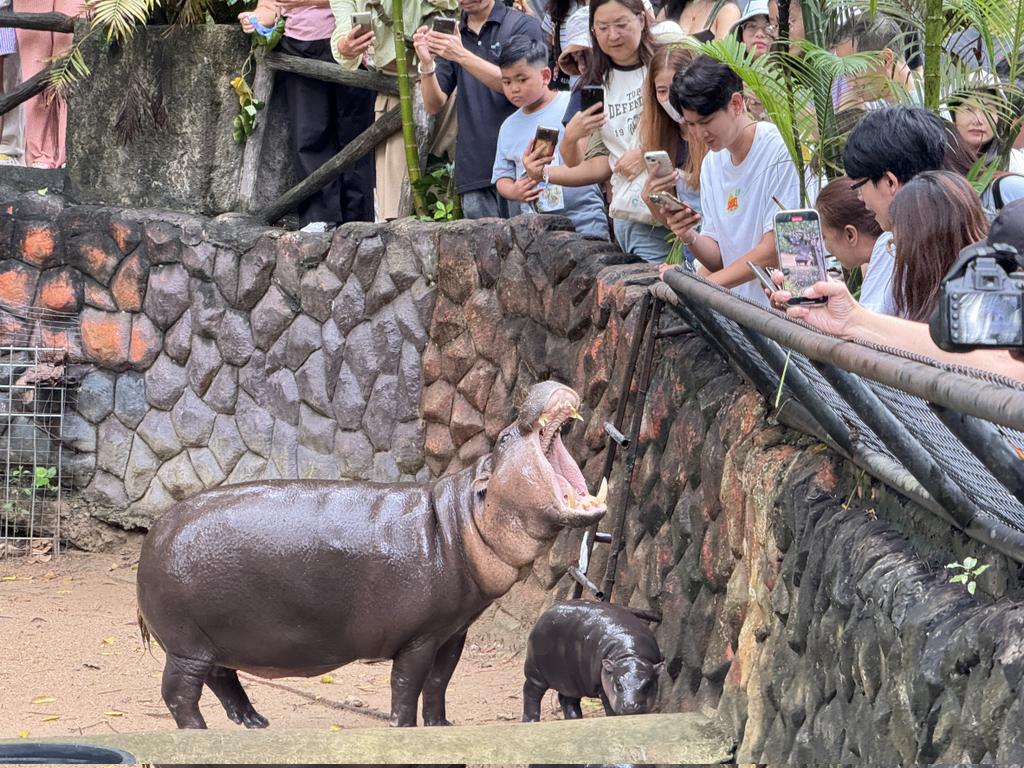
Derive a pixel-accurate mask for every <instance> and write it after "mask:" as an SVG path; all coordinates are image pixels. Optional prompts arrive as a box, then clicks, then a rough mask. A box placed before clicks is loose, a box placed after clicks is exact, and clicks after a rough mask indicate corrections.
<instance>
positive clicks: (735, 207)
mask: <svg viewBox="0 0 1024 768" xmlns="http://www.w3.org/2000/svg"><path fill="white" fill-rule="evenodd" d="M740 191H741V190H740V189H739V187H737V188H736V189H734V190H733V191H732V192H730V193H729V194H728V195H726V196H725V212H726V213H728V214H733V213H739V212H740Z"/></svg>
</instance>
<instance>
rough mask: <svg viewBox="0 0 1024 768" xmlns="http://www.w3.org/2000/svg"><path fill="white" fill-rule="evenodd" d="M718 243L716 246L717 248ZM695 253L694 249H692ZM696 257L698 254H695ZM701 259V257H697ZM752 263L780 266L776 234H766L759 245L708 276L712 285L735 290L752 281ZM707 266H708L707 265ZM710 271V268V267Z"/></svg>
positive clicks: (762, 265) (763, 265)
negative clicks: (776, 248) (715, 284)
mask: <svg viewBox="0 0 1024 768" xmlns="http://www.w3.org/2000/svg"><path fill="white" fill-rule="evenodd" d="M717 245H718V244H717V243H716V244H715V246H716V248H717ZM690 250H691V251H693V248H692V247H691V248H690ZM694 256H697V253H696V252H694ZM697 258H698V259H699V258H700V257H699V256H697ZM748 261H749V262H752V263H754V264H757V265H758V266H761V267H775V266H778V262H777V260H776V258H775V233H774V232H765V233H764V234H763V235H762V236H761V239H760V240H759V241H758V243H757V245H755V246H754V247H753V248H751V249H750V250H749V251H747V252H746V253H745V254H744V255H743V256H741V257H740V258H738V259H737V260H736V261H734V262H733V263H732V264H730V265H729V266H727V267H724V266H720V267H719V268H718V269H717V270H714V269H713V270H711V274H710V275H708V280H710V281H711V282H712V283H717V284H718V285H720V286H722V287H723V288H735V287H736V286H737V285H743V284H744V283H749V282H750V281H751V279H752V275H751V272H750V267H748V266H747V262H748ZM719 262H721V253H720V252H719ZM705 266H707V264H705ZM708 268H709V269H710V267H708Z"/></svg>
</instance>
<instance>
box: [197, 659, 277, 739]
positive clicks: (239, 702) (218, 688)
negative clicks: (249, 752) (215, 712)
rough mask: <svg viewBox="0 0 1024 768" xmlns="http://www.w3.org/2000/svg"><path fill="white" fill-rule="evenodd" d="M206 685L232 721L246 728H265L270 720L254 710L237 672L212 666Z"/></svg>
mask: <svg viewBox="0 0 1024 768" xmlns="http://www.w3.org/2000/svg"><path fill="white" fill-rule="evenodd" d="M206 685H207V686H208V687H209V689H210V690H211V691H213V693H214V695H216V697H217V698H218V699H220V703H221V705H222V706H223V707H224V712H225V713H226V714H227V716H228V718H229V719H230V720H231V721H232V722H233V723H238V724H239V725H244V726H245V727H246V728H266V727H267V726H268V725H270V721H269V720H267V718H265V717H264V716H263V715H261V714H260V713H259V712H257V711H256V708H255V707H253V705H252V702H251V701H249V695H248V694H247V693H246V692H245V689H244V688H243V687H242V684H241V683H240V682H239V681H238V673H237V672H236V671H235V670H233V669H228V668H227V667H214V668H213V669H211V670H210V672H209V674H207V675H206Z"/></svg>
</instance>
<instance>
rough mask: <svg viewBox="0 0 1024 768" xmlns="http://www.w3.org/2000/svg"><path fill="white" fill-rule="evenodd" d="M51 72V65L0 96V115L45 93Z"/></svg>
mask: <svg viewBox="0 0 1024 768" xmlns="http://www.w3.org/2000/svg"><path fill="white" fill-rule="evenodd" d="M52 71H53V64H51V65H50V66H48V67H47V68H46V69H44V70H43V71H42V72H39V73H37V74H35V75H33V76H32V77H31V78H29V79H28V80H26V81H25V82H23V83H22V84H21V85H19V86H18V87H17V88H15V89H14V90H13V91H11V92H10V93H3V94H0V115H6V114H7V113H8V112H10V111H11V110H12V109H14V108H15V107H16V106H18V105H19V104H21V103H22V102H25V101H28V100H29V99H31V98H32V97H33V96H37V95H38V94H40V93H42V92H43V91H45V90H46V83H47V79H48V78H49V76H50V72H52Z"/></svg>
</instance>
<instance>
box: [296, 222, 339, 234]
mask: <svg viewBox="0 0 1024 768" xmlns="http://www.w3.org/2000/svg"><path fill="white" fill-rule="evenodd" d="M334 226H335V225H334V224H333V223H330V224H329V223H328V222H326V221H311V222H309V224H307V225H306V226H304V227H303V228H302V229H300V230H299V232H314V233H319V232H329V231H330V230H332V229H334Z"/></svg>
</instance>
